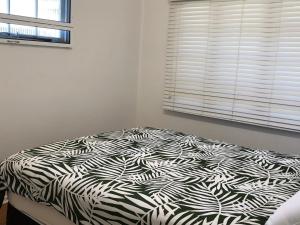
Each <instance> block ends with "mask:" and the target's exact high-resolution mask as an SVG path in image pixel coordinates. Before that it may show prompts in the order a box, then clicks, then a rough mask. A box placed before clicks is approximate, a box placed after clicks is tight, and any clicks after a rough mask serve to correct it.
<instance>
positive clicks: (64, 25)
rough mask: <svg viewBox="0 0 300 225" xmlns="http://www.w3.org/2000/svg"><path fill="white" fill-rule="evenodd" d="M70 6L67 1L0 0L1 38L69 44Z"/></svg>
mask: <svg viewBox="0 0 300 225" xmlns="http://www.w3.org/2000/svg"><path fill="white" fill-rule="evenodd" d="M70 8H71V2H70V0H0V40H1V42H2V43H3V42H4V43H15V44H35V43H38V45H41V43H42V44H43V45H49V46H64V47H65V46H69V45H70V44H71V28H72V27H71V26H70V22H71V21H70Z"/></svg>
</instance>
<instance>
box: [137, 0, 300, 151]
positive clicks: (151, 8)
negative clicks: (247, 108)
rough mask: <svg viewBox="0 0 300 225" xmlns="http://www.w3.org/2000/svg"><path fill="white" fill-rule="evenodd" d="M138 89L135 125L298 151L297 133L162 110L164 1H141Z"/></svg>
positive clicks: (165, 33)
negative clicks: (142, 6)
mask: <svg viewBox="0 0 300 225" xmlns="http://www.w3.org/2000/svg"><path fill="white" fill-rule="evenodd" d="M143 11H144V12H143V14H144V15H143V32H142V33H143V35H142V44H141V47H142V51H141V52H142V54H141V65H140V76H139V91H138V124H139V125H140V126H153V127H162V128H164V127H166V128H172V129H176V130H180V131H185V132H189V133H193V134H196V135H200V136H202V137H206V138H212V139H218V140H225V141H227V142H231V143H235V144H240V145H243V146H252V147H259V148H267V149H272V150H276V151H280V152H294V153H300V134H296V133H290V132H284V131H276V130H272V129H265V128H260V127H256V126H248V125H242V124H238V123H233V122H225V121H222V120H215V119H208V118H203V117H197V116H189V115H184V114H179V113H171V112H164V111H163V110H162V96H163V84H164V68H165V67H164V65H165V64H164V63H165V46H166V36H167V20H168V0H145V1H144V10H143Z"/></svg>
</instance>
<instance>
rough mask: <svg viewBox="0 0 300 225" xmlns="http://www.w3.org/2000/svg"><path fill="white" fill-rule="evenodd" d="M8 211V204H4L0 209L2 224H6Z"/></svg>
mask: <svg viewBox="0 0 300 225" xmlns="http://www.w3.org/2000/svg"><path fill="white" fill-rule="evenodd" d="M6 212H7V204H5V205H3V206H2V207H1V209H0V225H5V224H6Z"/></svg>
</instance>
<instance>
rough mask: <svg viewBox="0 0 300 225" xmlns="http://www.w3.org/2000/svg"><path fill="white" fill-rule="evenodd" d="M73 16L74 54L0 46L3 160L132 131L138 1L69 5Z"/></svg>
mask: <svg viewBox="0 0 300 225" xmlns="http://www.w3.org/2000/svg"><path fill="white" fill-rule="evenodd" d="M87 3H88V4H87ZM72 10H73V11H72V13H73V22H74V26H75V30H74V32H73V39H74V48H73V49H72V50H67V49H57V48H44V47H28V46H27V47H25V46H9V45H0V68H1V69H0V160H2V159H3V158H4V157H6V156H8V155H10V154H13V153H15V152H17V151H19V150H22V149H24V148H31V147H35V146H39V145H42V144H46V143H49V142H53V141H56V140H61V139H64V138H68V137H74V136H81V135H88V134H94V133H97V132H100V131H103V130H114V129H120V128H125V127H132V126H134V125H135V122H136V92H137V90H136V88H137V85H136V80H137V72H138V53H139V34H140V30H139V29H140V0H126V1H124V0H89V1H82V0H73V1H72Z"/></svg>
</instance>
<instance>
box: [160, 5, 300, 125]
mask: <svg viewBox="0 0 300 225" xmlns="http://www.w3.org/2000/svg"><path fill="white" fill-rule="evenodd" d="M164 109H166V110H172V111H178V112H183V113H189V114H193V115H200V116H206V117H214V118H221V119H225V120H232V121H238V122H243V123H250V124H256V125H261V126H268V127H273V128H279V129H287V130H293V131H300V1H299V0H223V1H222V0H194V1H192V0H190V1H174V0H171V1H170V14H169V30H168V44H167V58H166V78H165V94H164Z"/></svg>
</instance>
